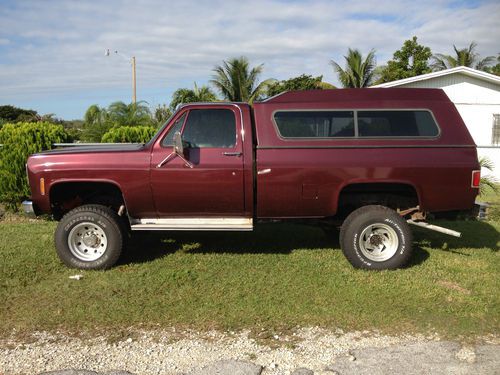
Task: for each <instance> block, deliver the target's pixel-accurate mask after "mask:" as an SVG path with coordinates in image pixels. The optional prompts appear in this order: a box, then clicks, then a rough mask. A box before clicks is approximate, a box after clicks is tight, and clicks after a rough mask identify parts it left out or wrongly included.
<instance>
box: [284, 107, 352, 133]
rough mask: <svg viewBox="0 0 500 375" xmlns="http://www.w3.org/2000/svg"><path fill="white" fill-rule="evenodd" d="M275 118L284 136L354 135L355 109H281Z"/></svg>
mask: <svg viewBox="0 0 500 375" xmlns="http://www.w3.org/2000/svg"><path fill="white" fill-rule="evenodd" d="M274 120H275V121H276V125H277V126H278V131H279V133H280V135H281V136H282V137H283V138H340V137H354V112H353V111H280V112H276V113H275V114H274Z"/></svg>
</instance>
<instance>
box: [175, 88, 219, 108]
mask: <svg viewBox="0 0 500 375" xmlns="http://www.w3.org/2000/svg"><path fill="white" fill-rule="evenodd" d="M216 100H217V96H216V95H215V94H214V92H213V91H212V89H210V87H208V86H201V87H198V85H197V84H196V82H195V83H194V89H185V88H182V89H177V90H175V92H174V93H173V94H172V100H171V102H170V110H171V111H175V108H177V106H178V105H179V104H185V103H196V102H214V101H216Z"/></svg>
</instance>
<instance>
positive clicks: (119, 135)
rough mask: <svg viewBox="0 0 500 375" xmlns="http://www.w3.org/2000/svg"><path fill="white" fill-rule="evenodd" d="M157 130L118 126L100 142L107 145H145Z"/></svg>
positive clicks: (145, 127)
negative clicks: (107, 143)
mask: <svg viewBox="0 0 500 375" xmlns="http://www.w3.org/2000/svg"><path fill="white" fill-rule="evenodd" d="M156 132H157V129H156V128H155V127H153V126H120V127H117V128H112V129H110V130H109V131H108V132H106V133H105V134H104V135H103V136H102V140H101V142H109V143H122V142H123V143H127V142H129V143H146V142H148V141H149V140H150V139H151V138H153V135H155V134H156Z"/></svg>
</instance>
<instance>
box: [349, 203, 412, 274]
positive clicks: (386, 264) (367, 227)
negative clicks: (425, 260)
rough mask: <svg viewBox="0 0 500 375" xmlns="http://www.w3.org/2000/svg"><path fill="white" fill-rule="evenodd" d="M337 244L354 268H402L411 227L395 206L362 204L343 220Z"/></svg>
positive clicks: (410, 245) (410, 240)
mask: <svg viewBox="0 0 500 375" xmlns="http://www.w3.org/2000/svg"><path fill="white" fill-rule="evenodd" d="M340 246H341V247H342V251H343V253H344V255H345V257H346V258H347V260H349V262H350V263H351V264H352V265H353V266H354V267H356V268H364V269H370V270H383V269H396V268H401V267H403V266H405V265H406V264H407V263H408V261H409V259H410V256H411V247H412V236H411V230H410V228H409V226H408V224H407V223H406V221H405V220H404V219H403V218H402V217H401V216H400V215H399V214H398V213H397V212H395V211H394V210H391V209H390V208H387V207H384V206H364V207H361V208H359V209H357V210H355V211H353V212H352V213H351V214H350V215H349V216H348V217H347V218H346V220H345V221H344V223H343V224H342V229H341V231H340Z"/></svg>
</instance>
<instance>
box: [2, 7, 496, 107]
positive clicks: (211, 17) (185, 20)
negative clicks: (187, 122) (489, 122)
mask: <svg viewBox="0 0 500 375" xmlns="http://www.w3.org/2000/svg"><path fill="white" fill-rule="evenodd" d="M12 1H13V0H12ZM499 14H500V3H497V2H484V3H480V4H479V5H477V6H476V7H465V6H459V5H457V4H451V3H450V2H449V1H443V0H438V1H430V0H426V1H421V2H415V1H409V0H400V1H397V2H394V1H389V0H381V1H378V2H377V3H376V6H374V4H373V2H366V1H359V0H354V1H329V0H310V1H285V0H269V1H267V0H257V1H251V2H250V1H249V2H235V1H224V0H210V1H207V0H202V1H187V0H185V1H181V2H179V1H162V0H152V1H141V2H138V1H129V0H124V1H119V0H111V1H106V2H103V1H81V2H69V1H63V0H51V1H43V2H42V1H23V2H19V3H17V2H14V1H13V2H12V3H11V4H9V3H7V5H6V6H2V9H0V24H1V25H2V28H1V31H0V99H1V100H2V101H5V100H9V98H14V97H20V96H32V97H36V96H38V95H46V94H47V93H52V94H54V93H57V92H60V93H64V94H65V95H76V93H77V92H78V91H79V90H107V89H113V88H114V89H116V88H120V87H124V86H128V84H129V83H128V77H129V76H130V66H129V65H128V63H127V61H125V60H122V59H120V58H118V57H117V56H110V57H105V56H104V50H105V48H110V49H111V50H115V49H116V50H118V51H121V52H123V53H124V54H129V55H131V54H135V55H136V56H137V63H138V80H139V85H140V86H141V87H143V88H146V87H151V88H165V90H170V91H171V90H172V89H175V88H177V87H179V86H185V85H192V82H193V81H197V82H200V83H203V82H206V81H207V80H208V79H210V76H211V74H212V72H211V70H212V68H213V67H214V65H216V64H219V63H220V62H221V61H222V60H223V59H227V58H229V57H233V56H241V55H246V56H248V57H249V58H250V60H251V62H252V64H255V65H257V64H260V63H265V70H264V76H263V78H267V77H275V78H287V77H291V76H294V75H297V74H301V73H307V74H315V75H319V74H322V75H323V76H324V79H325V80H327V81H330V82H335V76H334V74H333V70H332V68H331V66H330V65H329V61H330V60H331V59H334V60H337V61H342V55H343V54H345V53H346V51H347V48H348V47H356V48H359V49H361V50H362V51H363V52H364V53H367V52H368V51H369V50H370V49H372V48H375V49H376V51H377V59H378V61H379V63H383V62H384V61H386V60H387V59H388V58H390V57H391V55H392V53H393V52H394V51H395V50H396V49H398V48H399V47H400V46H401V45H402V43H403V41H404V40H406V39H409V38H411V37H412V36H413V35H417V36H418V37H419V41H420V42H421V43H423V44H425V45H428V46H430V47H431V48H432V50H433V51H434V52H441V53H451V50H452V45H453V44H456V45H457V46H461V47H463V46H466V45H468V44H469V43H470V42H471V41H473V40H474V41H476V42H478V44H479V46H478V48H479V52H480V53H481V54H482V55H483V56H486V55H492V54H497V53H498V52H500V46H499V44H498V36H499V35H500V23H499V22H498V19H497V18H498V15H499Z"/></svg>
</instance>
